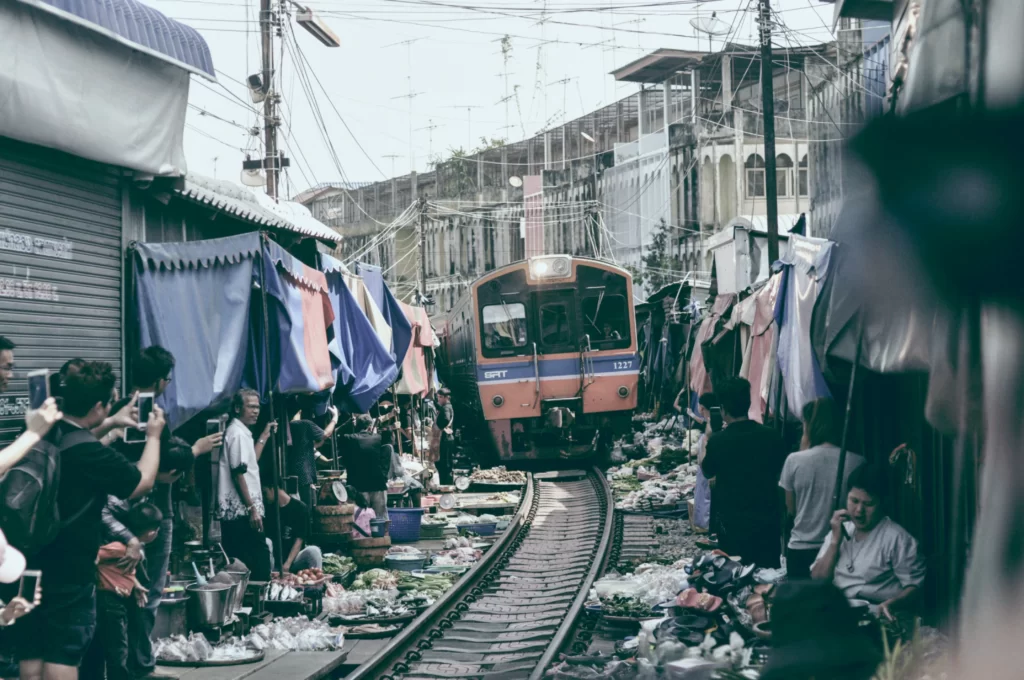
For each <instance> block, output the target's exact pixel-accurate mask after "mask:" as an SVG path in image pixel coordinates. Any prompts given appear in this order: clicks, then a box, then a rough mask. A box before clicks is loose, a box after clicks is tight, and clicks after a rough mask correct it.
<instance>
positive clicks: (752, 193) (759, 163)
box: [743, 153, 764, 198]
mask: <svg viewBox="0 0 1024 680" xmlns="http://www.w3.org/2000/svg"><path fill="white" fill-rule="evenodd" d="M743 168H744V171H745V172H746V176H747V198H764V159H763V158H761V156H759V155H758V154H756V153H752V154H750V156H749V157H748V158H747V162H746V163H744V164H743Z"/></svg>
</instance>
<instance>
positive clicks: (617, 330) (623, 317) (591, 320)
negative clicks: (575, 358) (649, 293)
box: [583, 291, 631, 349]
mask: <svg viewBox="0 0 1024 680" xmlns="http://www.w3.org/2000/svg"><path fill="white" fill-rule="evenodd" d="M583 326H584V328H585V329H586V330H585V332H586V333H587V335H589V336H590V343H591V346H593V347H594V348H595V349H619V348H622V347H629V345H630V340H631V339H630V332H629V327H630V325H629V306H628V305H627V304H626V298H625V297H624V296H622V295H608V294H605V292H604V291H601V292H600V293H596V294H592V295H589V296H587V297H585V298H584V299H583Z"/></svg>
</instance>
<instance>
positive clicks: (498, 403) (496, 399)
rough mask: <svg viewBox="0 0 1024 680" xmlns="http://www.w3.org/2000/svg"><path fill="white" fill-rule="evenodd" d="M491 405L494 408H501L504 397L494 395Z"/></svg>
mask: <svg viewBox="0 0 1024 680" xmlns="http://www.w3.org/2000/svg"><path fill="white" fill-rule="evenodd" d="M491 403H492V404H494V405H495V406H501V405H502V404H504V403H505V397H503V396H501V395H500V394H496V395H494V397H493V398H492V399H491Z"/></svg>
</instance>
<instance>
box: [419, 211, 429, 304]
mask: <svg viewBox="0 0 1024 680" xmlns="http://www.w3.org/2000/svg"><path fill="white" fill-rule="evenodd" d="M419 204H420V304H426V303H425V302H424V300H426V297H427V197H426V196H421V197H420V200H419Z"/></svg>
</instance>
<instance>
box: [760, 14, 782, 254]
mask: <svg viewBox="0 0 1024 680" xmlns="http://www.w3.org/2000/svg"><path fill="white" fill-rule="evenodd" d="M759 2H760V5H759V8H758V13H759V17H758V24H759V28H760V33H761V117H762V118H763V119H764V121H763V125H764V197H765V203H766V207H767V212H768V263H769V266H771V265H772V264H773V263H774V262H775V261H776V260H778V259H779V197H778V187H779V185H778V183H777V180H776V171H775V87H774V83H773V82H772V77H773V72H774V68H773V67H772V23H771V22H772V9H771V0H759Z"/></svg>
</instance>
